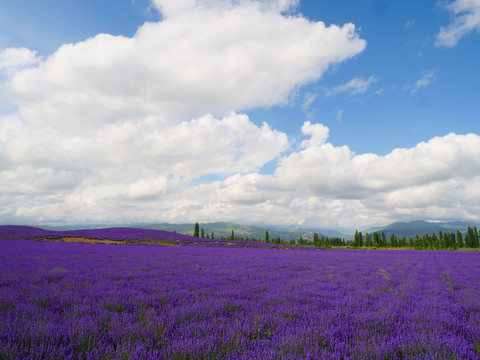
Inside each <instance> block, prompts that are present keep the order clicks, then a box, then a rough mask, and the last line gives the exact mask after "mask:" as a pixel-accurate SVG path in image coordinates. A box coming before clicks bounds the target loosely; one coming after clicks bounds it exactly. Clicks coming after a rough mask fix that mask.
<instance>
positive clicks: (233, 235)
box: [230, 229, 235, 240]
mask: <svg viewBox="0 0 480 360" xmlns="http://www.w3.org/2000/svg"><path fill="white" fill-rule="evenodd" d="M230 240H235V233H234V232H233V229H232V235H230Z"/></svg>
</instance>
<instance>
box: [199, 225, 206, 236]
mask: <svg viewBox="0 0 480 360" xmlns="http://www.w3.org/2000/svg"><path fill="white" fill-rule="evenodd" d="M200 237H201V238H205V231H203V227H202V231H201V232H200Z"/></svg>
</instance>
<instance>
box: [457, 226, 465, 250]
mask: <svg viewBox="0 0 480 360" xmlns="http://www.w3.org/2000/svg"><path fill="white" fill-rule="evenodd" d="M457 246H458V247H459V248H463V246H464V245H463V237H462V233H461V232H460V230H457Z"/></svg>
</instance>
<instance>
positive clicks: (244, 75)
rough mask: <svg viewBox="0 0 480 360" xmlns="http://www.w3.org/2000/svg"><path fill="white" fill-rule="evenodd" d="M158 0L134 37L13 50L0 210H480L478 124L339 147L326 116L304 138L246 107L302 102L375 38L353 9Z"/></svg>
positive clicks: (101, 215) (236, 216)
mask: <svg viewBox="0 0 480 360" xmlns="http://www.w3.org/2000/svg"><path fill="white" fill-rule="evenodd" d="M154 3H155V6H156V7H157V9H158V10H159V11H160V12H161V13H162V21H160V22H158V23H146V24H144V25H143V26H141V27H140V28H139V29H138V31H137V33H136V34H135V35H134V36H133V37H131V38H128V37H122V36H111V35H108V34H99V35H97V36H95V37H92V38H90V39H86V40H85V41H81V42H78V43H74V44H68V45H63V46H62V47H60V48H59V49H58V50H57V51H56V52H55V53H53V54H51V55H50V56H48V57H47V58H45V59H38V58H37V57H36V54H35V53H34V52H33V51H30V50H28V49H15V50H9V52H10V53H13V54H14V56H13V57H12V56H11V55H8V53H9V52H7V53H6V52H5V51H4V52H2V56H3V57H2V60H1V62H0V63H1V64H2V66H3V68H4V69H8V68H16V70H15V72H14V73H12V76H11V77H9V78H8V79H7V82H6V83H5V84H4V87H5V89H6V94H7V95H8V99H9V101H10V102H11V103H12V105H15V107H16V108H17V109H18V111H17V112H15V113H12V114H9V115H4V116H2V117H1V118H0V149H1V151H0V195H1V196H0V204H1V206H0V218H1V219H2V222H12V223H21V222H23V223H28V222H30V221H31V222H35V221H36V222H42V221H45V222H51V221H66V222H72V223H82V222H103V223H105V222H107V223H108V222H119V223H131V222H158V221H170V222H183V221H212V220H236V221H240V222H246V223H265V224H272V223H277V224H278V223H283V224H303V225H305V226H325V227H344V228H349V227H352V226H362V225H363V224H365V225H370V224H372V223H378V222H385V219H387V218H389V217H394V216H395V215H399V216H400V215H401V216H408V214H414V213H415V211H417V210H415V209H416V208H412V206H418V208H419V209H423V210H422V211H424V212H425V214H428V215H429V216H430V218H434V217H435V216H438V217H445V216H447V215H446V210H445V209H453V210H452V211H451V213H450V215H451V216H453V215H454V214H455V215H457V214H458V215H459V216H461V218H468V217H471V216H472V214H475V213H477V214H478V210H479V209H478V205H477V204H479V203H480V193H479V192H478V190H475V189H476V187H475V186H474V185H473V184H476V183H478V181H479V180H480V179H479V178H478V175H477V174H478V173H479V170H480V169H479V163H478V159H479V158H480V157H479V156H478V154H479V152H480V149H479V143H480V141H479V137H478V136H476V135H473V134H470V135H464V136H461V135H455V134H450V135H448V136H444V137H439V138H435V139H432V140H430V141H428V142H426V143H421V144H419V145H417V146H416V147H414V148H411V149H396V150H394V151H392V152H391V153H390V154H388V155H386V156H378V155H375V154H355V153H353V152H352V151H351V149H350V148H348V147H347V146H340V147H339V146H335V145H333V144H332V143H329V142H328V136H329V129H328V128H327V127H326V126H324V125H322V124H319V123H313V122H305V123H304V124H303V126H302V127H301V131H302V134H303V135H304V137H305V139H304V141H302V142H301V144H300V147H299V148H298V149H297V150H292V148H291V147H290V145H289V139H288V137H287V135H286V134H285V133H283V132H281V131H278V130H275V129H273V128H272V127H270V126H269V125H268V124H267V123H264V124H261V125H259V124H257V123H255V121H254V120H255V119H250V118H249V117H248V116H246V115H244V114H242V113H241V111H242V110H243V109H247V108H253V107H268V106H271V105H275V104H282V103H284V102H286V101H288V99H289V97H290V96H291V94H292V93H294V92H295V91H296V90H297V89H298V88H299V87H301V86H302V85H304V84H306V83H310V82H313V81H316V80H319V79H320V78H321V76H322V74H323V73H324V72H325V71H326V70H327V69H328V68H329V67H330V66H331V65H332V64H335V63H339V62H341V61H343V60H345V59H348V58H350V57H353V56H355V55H357V54H359V53H360V52H361V51H363V49H364V48H365V45H366V43H365V41H364V40H361V39H359V37H358V35H357V33H356V31H355V26H354V25H353V24H345V25H342V26H337V25H331V26H326V25H325V24H324V23H322V22H313V21H310V20H308V19H306V18H304V17H303V16H302V15H301V14H298V13H295V8H296V6H297V5H298V2H297V1H294V0H262V1H260V0H259V1H253V0H244V1H226V0H222V1H220V0H175V1H174V0H155V2H154ZM5 54H7V55H8V56H7V55H5ZM12 59H13V60H12ZM375 81H376V78H375V77H373V76H372V77H370V78H368V79H362V78H356V79H353V80H352V81H350V82H348V83H347V84H344V85H341V86H339V87H338V88H337V89H336V90H335V91H337V92H342V91H346V92H349V93H352V94H356V93H362V92H365V91H367V89H368V88H369V86H371V84H372V83H374V82H375ZM305 100H306V101H305V106H306V107H308V106H310V105H311V104H312V102H313V101H314V96H313V95H312V96H311V97H310V99H305ZM341 114H342V112H339V117H341ZM276 161H278V163H276ZM267 164H268V166H269V168H270V167H272V166H273V167H274V170H273V171H270V173H267V172H266V171H265V166H266V165H267ZM271 164H273V165H271ZM212 178H214V179H215V180H212ZM419 193H421V194H423V197H420V196H418V194H419ZM459 203H460V204H461V207H458V204H459ZM418 211H420V210H418ZM475 211H476V212H475Z"/></svg>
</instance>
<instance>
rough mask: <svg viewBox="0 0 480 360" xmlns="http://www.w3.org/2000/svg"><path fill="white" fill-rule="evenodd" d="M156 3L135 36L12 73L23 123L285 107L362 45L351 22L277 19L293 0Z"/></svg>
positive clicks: (91, 44) (73, 50) (100, 41)
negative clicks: (161, 14) (159, 12)
mask: <svg viewBox="0 0 480 360" xmlns="http://www.w3.org/2000/svg"><path fill="white" fill-rule="evenodd" d="M157 3H158V6H159V7H160V8H161V9H163V8H162V6H164V7H165V10H164V11H165V12H166V13H167V14H168V16H167V17H166V19H165V20H164V21H161V22H158V23H145V24H144V25H143V26H142V27H140V28H139V29H138V31H137V33H136V34H135V36H134V37H132V38H126V37H122V36H111V35H106V34H99V35H97V36H95V37H93V38H90V39H87V40H85V41H82V42H79V43H76V44H68V45H64V46H62V47H60V48H59V49H58V51H56V52H55V53H54V54H53V55H51V56H50V57H48V58H47V59H46V60H45V61H43V62H42V63H41V64H40V65H39V67H38V68H32V69H26V70H24V71H22V72H20V73H18V74H16V76H15V77H14V78H13V80H12V81H11V82H10V83H9V84H8V85H7V86H6V89H7V94H8V95H9V99H10V101H11V102H12V103H14V104H15V105H17V106H18V108H19V110H20V113H21V114H22V115H23V116H24V117H25V118H26V119H31V121H35V122H37V123H43V124H54V126H55V127H57V128H58V127H62V126H63V127H66V128H68V129H72V128H75V127H86V126H90V127H96V126H97V125H98V124H100V123H105V122H117V121H119V120H124V119H132V118H136V117H143V116H146V115H150V114H159V115H161V116H162V117H164V118H165V119H168V120H170V121H172V120H173V121H177V120H178V119H187V118H192V117H197V116H201V115H203V114H205V113H212V114H214V115H217V116H222V115H223V114H224V113H226V112H228V111H232V110H234V111H238V110H242V109H246V108H252V107H268V106H272V105H275V104H279V103H283V102H286V101H288V99H289V95H290V94H291V92H292V91H294V90H295V89H296V88H298V87H299V86H302V85H304V84H306V83H309V82H312V81H315V80H318V79H319V78H320V77H321V75H322V74H323V72H324V71H326V70H327V69H328V67H329V66H330V65H332V64H335V63H338V62H341V61H343V60H345V59H347V58H350V57H352V56H355V55H357V54H358V53H360V52H361V51H363V49H364V48H365V45H366V43H365V41H364V40H361V39H359V38H358V34H357V33H356V31H355V26H354V25H353V24H345V25H343V26H342V27H339V26H336V25H331V26H328V27H327V26H325V24H324V23H322V22H312V21H309V20H307V19H305V18H304V17H302V16H300V15H297V16H282V15H281V14H279V13H278V11H279V10H282V9H285V8H286V7H288V6H287V5H288V4H290V3H292V2H285V1H284V2H279V1H270V2H268V1H267V2H256V1H255V2H253V1H242V2H239V3H237V2H232V3H230V2H228V1H227V2H226V1H185V0H184V1H180V2H177V1H176V0H175V1H158V2H157ZM269 4H270V5H269ZM282 4H283V5H282ZM227 5H228V6H227ZM261 5H265V6H261ZM264 8H266V9H264ZM33 119H35V120H33Z"/></svg>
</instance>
